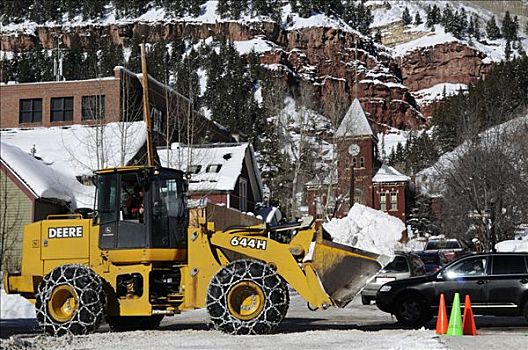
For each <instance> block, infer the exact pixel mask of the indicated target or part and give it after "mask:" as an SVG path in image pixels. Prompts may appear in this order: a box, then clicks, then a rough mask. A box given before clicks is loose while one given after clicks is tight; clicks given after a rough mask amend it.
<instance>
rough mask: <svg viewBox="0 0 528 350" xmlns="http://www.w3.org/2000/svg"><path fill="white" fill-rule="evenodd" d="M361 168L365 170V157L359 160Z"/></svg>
mask: <svg viewBox="0 0 528 350" xmlns="http://www.w3.org/2000/svg"><path fill="white" fill-rule="evenodd" d="M359 167H360V168H364V167H365V157H360V158H359Z"/></svg>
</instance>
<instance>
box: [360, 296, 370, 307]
mask: <svg viewBox="0 0 528 350" xmlns="http://www.w3.org/2000/svg"><path fill="white" fill-rule="evenodd" d="M371 302H372V299H371V298H370V297H366V296H363V295H362V296H361V304H363V305H370V303H371Z"/></svg>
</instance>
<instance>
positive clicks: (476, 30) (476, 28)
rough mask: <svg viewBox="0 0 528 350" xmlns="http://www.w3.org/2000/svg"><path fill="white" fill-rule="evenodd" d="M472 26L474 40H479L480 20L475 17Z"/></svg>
mask: <svg viewBox="0 0 528 350" xmlns="http://www.w3.org/2000/svg"><path fill="white" fill-rule="evenodd" d="M473 26H474V32H473V35H474V36H475V39H477V40H480V20H479V18H478V17H475V22H474V24H473Z"/></svg>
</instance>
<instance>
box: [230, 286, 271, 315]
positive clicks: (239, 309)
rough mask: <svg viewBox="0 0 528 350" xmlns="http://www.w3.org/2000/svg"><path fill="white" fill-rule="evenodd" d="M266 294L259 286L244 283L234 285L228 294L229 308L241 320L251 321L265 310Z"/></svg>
mask: <svg viewBox="0 0 528 350" xmlns="http://www.w3.org/2000/svg"><path fill="white" fill-rule="evenodd" d="M264 303H265V298H264V293H263V292H262V288H260V287H259V285H258V284H256V283H255V282H251V281H243V282H239V283H237V284H236V285H234V286H233V287H232V288H231V290H230V291H229V293H228V294H227V307H228V308H229V311H230V312H231V314H232V315H233V316H235V317H236V318H238V319H240V320H244V321H246V320H251V319H253V318H255V317H257V316H258V315H259V314H260V312H261V311H262V309H264Z"/></svg>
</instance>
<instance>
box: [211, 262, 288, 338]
mask: <svg viewBox="0 0 528 350" xmlns="http://www.w3.org/2000/svg"><path fill="white" fill-rule="evenodd" d="M289 301H290V299H289V294H288V288H287V286H286V283H285V282H284V281H283V280H282V278H281V277H280V276H279V275H277V273H276V272H275V271H274V270H273V269H272V268H271V267H270V266H269V265H268V264H265V263H263V262H260V261H256V260H249V259H248V260H237V261H234V262H231V263H230V264H229V265H226V266H224V267H222V268H221V269H220V271H218V273H217V274H216V275H215V277H214V278H213V280H212V281H211V283H210V285H209V289H208V291H207V311H208V313H209V317H210V318H211V323H212V324H213V326H214V328H215V329H217V330H219V331H222V332H225V333H230V334H268V333H271V332H273V331H274V330H275V329H276V328H277V327H278V326H279V324H280V323H281V322H282V320H283V319H284V317H285V316H286V312H287V311H288V305H289Z"/></svg>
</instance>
